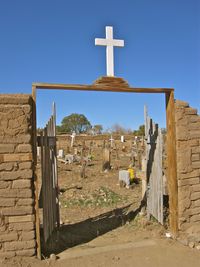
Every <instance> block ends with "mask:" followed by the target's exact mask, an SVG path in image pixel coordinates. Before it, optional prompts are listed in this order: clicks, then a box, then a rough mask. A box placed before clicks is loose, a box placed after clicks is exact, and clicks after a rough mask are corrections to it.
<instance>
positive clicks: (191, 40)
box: [0, 0, 200, 129]
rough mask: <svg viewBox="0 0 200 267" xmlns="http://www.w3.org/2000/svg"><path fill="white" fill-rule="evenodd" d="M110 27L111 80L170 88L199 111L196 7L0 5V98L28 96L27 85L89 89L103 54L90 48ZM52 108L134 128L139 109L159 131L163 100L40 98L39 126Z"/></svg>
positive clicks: (47, 0)
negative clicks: (118, 43) (120, 44)
mask: <svg viewBox="0 0 200 267" xmlns="http://www.w3.org/2000/svg"><path fill="white" fill-rule="evenodd" d="M106 25H107V26H113V29H114V38H117V39H124V40H125V47H124V48H116V49H115V75H116V76H118V77H123V78H124V79H125V80H127V81H128V82H129V84H130V85H131V86H135V87H170V88H175V98H177V99H181V100H184V101H188V102H189V103H190V105H191V106H192V107H195V108H198V111H199V109H200V1H199V0H123V1H122V0H101V1H100V0H57V1H55V0H54V1H53V0H29V1H28V0H17V1H16V0H12V1H11V0H0V93H31V85H32V82H47V83H75V84H77V83H78V84H91V83H92V82H93V81H94V80H95V79H97V78H98V77H99V76H102V75H105V74H106V68H105V61H106V58H105V48H104V47H100V46H95V45H94V39H95V38H96V37H100V38H104V37H105V26H106ZM52 101H55V102H56V105H57V122H58V124H59V123H60V122H61V120H62V118H63V117H64V116H66V115H69V114H70V113H72V112H76V113H83V114H85V115H86V116H87V118H88V119H89V120H90V121H91V123H92V124H102V125H104V127H105V128H107V127H109V126H111V125H112V124H114V123H119V124H121V125H123V126H125V127H129V128H133V129H134V128H137V127H138V126H139V125H140V124H143V106H144V104H147V105H148V109H149V113H150V115H151V116H152V117H153V118H154V120H155V121H156V122H158V123H160V125H161V126H162V127H164V126H165V112H164V110H165V102H164V96H162V95H145V94H143V95H138V94H125V93H124V94H119V93H95V92H72V91H39V92H38V97H37V120H38V126H39V127H42V126H43V125H44V124H45V123H46V121H47V119H48V117H49V115H50V113H51V104H52Z"/></svg>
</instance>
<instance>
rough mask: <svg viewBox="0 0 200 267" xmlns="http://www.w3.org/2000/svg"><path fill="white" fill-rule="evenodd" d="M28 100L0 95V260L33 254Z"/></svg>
mask: <svg viewBox="0 0 200 267" xmlns="http://www.w3.org/2000/svg"><path fill="white" fill-rule="evenodd" d="M31 124H32V98H31V96H29V95H1V94H0V259H2V258H10V257H13V256H16V255H20V256H33V255H35V224H34V218H35V216H34V194H33V188H34V187H33V170H32V164H33V163H32V158H33V154H32V153H33V145H32V126H31Z"/></svg>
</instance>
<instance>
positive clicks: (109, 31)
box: [95, 26, 124, 77]
mask: <svg viewBox="0 0 200 267" xmlns="http://www.w3.org/2000/svg"><path fill="white" fill-rule="evenodd" d="M95 45H102V46H106V69H107V76H111V77H113V76H114V55H113V50H114V46H117V47H123V46H124V40H118V39H113V27H111V26H106V39H103V38H95Z"/></svg>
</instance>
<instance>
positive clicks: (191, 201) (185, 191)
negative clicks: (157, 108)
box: [175, 100, 200, 233]
mask: <svg viewBox="0 0 200 267" xmlns="http://www.w3.org/2000/svg"><path fill="white" fill-rule="evenodd" d="M175 119H176V139H177V174H178V177H177V178H178V208H179V210H178V212H179V229H180V230H182V231H186V232H187V231H188V232H189V231H190V230H189V229H191V231H192V232H194V233H195V231H196V232H198V231H200V116H198V114H197V110H196V109H193V108H191V107H189V104H188V103H186V102H183V101H178V100H176V103H175Z"/></svg>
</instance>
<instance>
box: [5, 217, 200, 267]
mask: <svg viewBox="0 0 200 267" xmlns="http://www.w3.org/2000/svg"><path fill="white" fill-rule="evenodd" d="M165 233H166V230H165V229H164V228H163V227H162V226H160V225H158V224H157V223H156V222H147V220H146V219H145V218H144V217H143V216H141V215H138V216H137V217H135V219H134V220H133V221H131V222H130V223H127V224H125V225H124V226H122V227H119V228H117V229H115V230H112V231H110V232H108V233H106V234H104V235H102V236H99V237H97V238H95V239H93V240H92V241H90V242H87V243H84V244H81V245H78V246H75V247H73V248H69V249H67V250H66V251H63V252H62V253H59V254H57V259H56V260H54V259H44V260H42V261H39V260H37V259H32V260H30V259H24V258H23V259H22V258H15V259H14V260H9V261H7V262H6V263H5V262H4V263H1V264H0V266H1V267H14V266H17V267H18V266H19V267H37V266H38V267H46V266H52V267H66V266H67V267H77V266H81V267H110V266H119V267H124V266H127V267H132V266H137V267H143V266H146V267H161V266H162V267H169V266H170V267H177V266H181V267H189V266H192V267H198V266H199V263H200V251H199V250H197V249H195V248H194V249H191V248H189V247H186V246H184V245H182V244H180V243H178V242H177V241H175V240H172V239H169V238H166V236H165Z"/></svg>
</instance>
